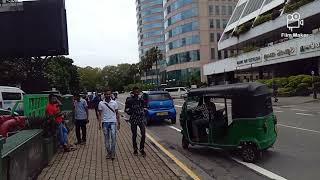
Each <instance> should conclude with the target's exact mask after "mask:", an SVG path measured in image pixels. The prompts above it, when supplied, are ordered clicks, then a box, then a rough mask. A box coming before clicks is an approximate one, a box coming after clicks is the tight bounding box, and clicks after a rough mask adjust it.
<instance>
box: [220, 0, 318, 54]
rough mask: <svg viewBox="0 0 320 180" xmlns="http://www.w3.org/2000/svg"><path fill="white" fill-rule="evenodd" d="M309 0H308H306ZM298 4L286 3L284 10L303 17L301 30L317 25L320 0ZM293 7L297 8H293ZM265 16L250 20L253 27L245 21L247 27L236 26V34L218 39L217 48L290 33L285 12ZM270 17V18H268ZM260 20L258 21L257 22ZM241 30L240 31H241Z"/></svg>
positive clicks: (232, 47) (223, 48) (254, 41)
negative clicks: (303, 23)
mask: <svg viewBox="0 0 320 180" xmlns="http://www.w3.org/2000/svg"><path fill="white" fill-rule="evenodd" d="M306 1H308V2H309V1H310V0H306ZM300 5H301V7H300V8H299V6H297V5H296V6H294V7H292V6H290V7H291V8H289V10H288V8H287V7H289V6H288V5H287V6H286V7H285V9H287V10H285V11H286V12H292V11H295V12H298V13H299V14H300V15H301V18H300V19H304V21H305V25H304V28H303V31H310V32H311V30H312V29H313V28H316V27H317V26H319V25H318V24H317V23H312V22H317V20H318V19H319V18H320V11H319V8H318V7H320V1H319V0H314V1H313V2H309V3H308V4H300ZM295 8H298V9H296V10H295ZM265 15H266V16H265V17H262V19H260V20H259V19H257V20H258V22H257V20H256V21H255V22H254V23H253V22H251V25H252V24H253V27H251V26H250V22H247V23H248V24H249V26H250V27H249V28H247V26H246V25H247V24H246V23H244V24H242V25H240V26H239V27H238V30H237V31H240V33H239V32H238V34H237V31H235V32H236V33H235V34H236V35H237V37H236V36H231V37H229V38H228V39H221V40H220V41H219V45H218V47H219V50H228V49H242V47H244V46H245V44H250V43H253V44H254V43H256V42H257V39H259V40H262V39H263V40H269V41H273V40H277V39H280V38H281V37H280V36H281V33H284V32H287V33H290V31H289V30H288V28H287V14H282V15H281V16H279V17H277V18H275V19H274V20H272V17H270V15H268V14H265ZM270 18H271V19H270ZM259 21H260V22H259ZM241 31H242V32H241Z"/></svg>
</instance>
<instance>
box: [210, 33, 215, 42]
mask: <svg viewBox="0 0 320 180" xmlns="http://www.w3.org/2000/svg"><path fill="white" fill-rule="evenodd" d="M210 42H214V33H210Z"/></svg>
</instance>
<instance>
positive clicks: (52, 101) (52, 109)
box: [46, 94, 74, 152]
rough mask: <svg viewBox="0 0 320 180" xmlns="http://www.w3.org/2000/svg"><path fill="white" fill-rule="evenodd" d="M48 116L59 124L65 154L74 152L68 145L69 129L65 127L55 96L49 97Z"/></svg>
mask: <svg viewBox="0 0 320 180" xmlns="http://www.w3.org/2000/svg"><path fill="white" fill-rule="evenodd" d="M46 115H47V116H48V117H49V118H50V119H52V120H53V121H55V123H56V124H57V133H58V138H59V143H60V145H61V146H62V147H63V149H64V152H70V151H71V150H74V149H73V148H72V146H70V145H69V144H68V129H67V128H66V126H65V123H64V115H63V114H62V113H61V111H60V107H59V103H58V99H57V96H56V95H54V94H50V95H49V103H48V104H47V106H46Z"/></svg>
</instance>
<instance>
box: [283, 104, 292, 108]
mask: <svg viewBox="0 0 320 180" xmlns="http://www.w3.org/2000/svg"><path fill="white" fill-rule="evenodd" d="M281 107H283V108H291V107H294V105H289V106H281Z"/></svg>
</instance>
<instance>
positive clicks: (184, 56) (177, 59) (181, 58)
mask: <svg viewBox="0 0 320 180" xmlns="http://www.w3.org/2000/svg"><path fill="white" fill-rule="evenodd" d="M199 60H200V51H199V50H193V51H187V52H182V53H178V54H173V55H171V56H169V57H167V65H168V66H170V65H174V64H181V63H185V62H191V61H199Z"/></svg>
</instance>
